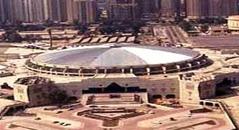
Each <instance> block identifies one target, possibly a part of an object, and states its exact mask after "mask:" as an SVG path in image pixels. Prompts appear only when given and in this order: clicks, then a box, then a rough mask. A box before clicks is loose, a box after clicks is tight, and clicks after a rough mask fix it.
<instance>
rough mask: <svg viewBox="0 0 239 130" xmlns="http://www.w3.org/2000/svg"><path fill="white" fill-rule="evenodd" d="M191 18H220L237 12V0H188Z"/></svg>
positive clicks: (187, 5)
mask: <svg viewBox="0 0 239 130" xmlns="http://www.w3.org/2000/svg"><path fill="white" fill-rule="evenodd" d="M186 13H187V17H188V18H189V19H203V18H218V17H227V16H229V15H235V14H237V13H238V12H237V0H186Z"/></svg>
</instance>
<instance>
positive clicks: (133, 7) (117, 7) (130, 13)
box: [109, 0, 139, 21]
mask: <svg viewBox="0 0 239 130" xmlns="http://www.w3.org/2000/svg"><path fill="white" fill-rule="evenodd" d="M109 18H110V19H111V20H118V21H125V20H126V21H127V20H137V19H138V18H139V5H138V0H111V1H109Z"/></svg>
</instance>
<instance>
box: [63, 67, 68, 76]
mask: <svg viewBox="0 0 239 130" xmlns="http://www.w3.org/2000/svg"><path fill="white" fill-rule="evenodd" d="M67 69H68V67H65V69H64V70H63V75H64V76H66V71H67Z"/></svg>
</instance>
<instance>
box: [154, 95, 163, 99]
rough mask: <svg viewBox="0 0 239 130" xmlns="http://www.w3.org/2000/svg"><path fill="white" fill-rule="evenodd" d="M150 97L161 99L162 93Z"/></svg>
mask: <svg viewBox="0 0 239 130" xmlns="http://www.w3.org/2000/svg"><path fill="white" fill-rule="evenodd" d="M152 98H153V99H162V95H153V96H152Z"/></svg>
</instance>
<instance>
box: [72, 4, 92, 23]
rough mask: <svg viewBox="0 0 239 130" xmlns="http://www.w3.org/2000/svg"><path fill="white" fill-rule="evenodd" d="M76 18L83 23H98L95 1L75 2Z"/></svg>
mask: <svg viewBox="0 0 239 130" xmlns="http://www.w3.org/2000/svg"><path fill="white" fill-rule="evenodd" d="M75 4H76V7H75V8H76V11H75V13H76V14H77V15H76V18H77V20H78V21H79V22H81V23H93V22H95V21H96V1H95V0H75Z"/></svg>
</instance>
